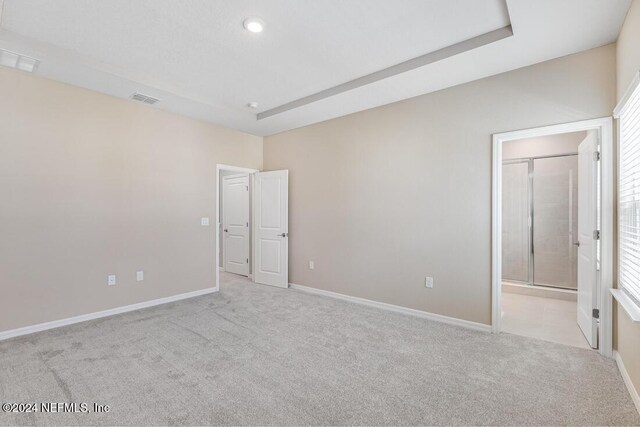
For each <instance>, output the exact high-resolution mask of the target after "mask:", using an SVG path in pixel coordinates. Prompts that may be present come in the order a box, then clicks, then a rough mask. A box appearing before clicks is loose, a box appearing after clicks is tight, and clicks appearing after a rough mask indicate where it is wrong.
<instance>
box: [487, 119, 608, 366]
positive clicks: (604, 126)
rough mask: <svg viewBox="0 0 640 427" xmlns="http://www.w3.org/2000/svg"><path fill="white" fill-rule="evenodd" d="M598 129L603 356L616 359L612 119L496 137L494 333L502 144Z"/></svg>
mask: <svg viewBox="0 0 640 427" xmlns="http://www.w3.org/2000/svg"><path fill="white" fill-rule="evenodd" d="M586 130H597V131H599V132H600V138H601V156H602V159H603V161H602V163H601V165H602V171H601V179H602V183H601V185H602V190H601V191H602V193H601V228H602V229H601V230H600V245H601V251H602V254H601V267H600V328H599V329H600V330H599V334H600V337H599V338H600V339H599V341H600V353H601V354H602V355H604V356H607V357H613V348H612V347H613V344H612V337H613V328H612V324H613V319H612V310H613V309H612V297H611V293H610V292H609V289H611V288H612V287H613V165H614V162H615V160H616V159H614V158H613V135H612V130H613V120H612V118H611V117H603V118H599V119H592V120H583V121H579V122H572V123H565V124H560V125H553V126H544V127H538V128H533V129H524V130H518V131H513V132H505V133H496V134H494V135H493V166H492V176H491V199H492V205H491V237H492V239H491V292H492V299H491V331H492V332H493V333H499V332H500V331H501V314H502V313H501V308H502V301H501V300H502V298H501V292H502V197H501V196H502V143H503V142H507V141H513V140H516V139H523V138H533V137H539V136H546V135H554V134H558V133H568V132H579V131H586Z"/></svg>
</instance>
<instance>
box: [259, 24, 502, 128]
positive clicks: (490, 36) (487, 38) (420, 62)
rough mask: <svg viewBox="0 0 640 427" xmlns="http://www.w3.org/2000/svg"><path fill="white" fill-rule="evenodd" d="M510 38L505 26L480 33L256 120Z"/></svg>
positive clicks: (284, 107)
mask: <svg viewBox="0 0 640 427" xmlns="http://www.w3.org/2000/svg"><path fill="white" fill-rule="evenodd" d="M512 36H513V29H512V28H511V25H507V26H506V27H502V28H498V29H497V30H493V31H489V32H488V33H484V34H480V35H479V36H476V37H473V38H470V39H467V40H463V41H461V42H459V43H455V44H452V45H450V46H446V47H444V48H442V49H438V50H435V51H433V52H429V53H426V54H424V55H421V56H418V57H417V58H413V59H409V60H408V61H404V62H401V63H399V64H396V65H392V66H391V67H388V68H384V69H382V70H379V71H376V72H374V73H371V74H368V75H366V76H362V77H358V78H357V79H353V80H351V81H348V82H346V83H342V84H339V85H337V86H334V87H332V88H329V89H325V90H323V91H320V92H317V93H314V94H312V95H309V96H305V97H304V98H300V99H296V100H295V101H291V102H287V103H286V104H283V105H280V106H278V107H275V108H272V109H270V110H266V111H263V112H261V113H258V114H257V115H256V117H257V119H258V120H262V119H266V118H267V117H272V116H275V115H276V114H280V113H284V112H285V111H289V110H293V109H295V108H299V107H302V106H305V105H308V104H311V103H313V102H316V101H320V100H322V99H325V98H329V97H332V96H334V95H339V94H341V93H344V92H347V91H350V90H353V89H357V88H359V87H363V86H366V85H370V84H372V83H375V82H378V81H380V80H384V79H387V78H389V77H393V76H397V75H398V74H402V73H406V72H407V71H411V70H415V69H417V68H420V67H424V66H426V65H429V64H433V63H435V62H438V61H442V60H443V59H447V58H451V57H452V56H455V55H458V54H460V53H464V52H469V51H470V50H473V49H477V48H479V47H482V46H486V45H488V44H491V43H494V42H497V41H500V40H503V39H506V38H508V37H512Z"/></svg>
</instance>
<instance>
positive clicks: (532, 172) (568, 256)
mask: <svg viewBox="0 0 640 427" xmlns="http://www.w3.org/2000/svg"><path fill="white" fill-rule="evenodd" d="M611 152H612V150H611V119H598V120H590V121H585V122H577V123H570V124H566V125H557V126H550V127H545V128H536V129H529V130H523V131H516V132H509V133H505V134H497V135H494V170H493V212H492V217H493V227H492V228H493V242H492V254H493V261H492V267H493V274H492V276H493V278H492V288H493V310H492V331H493V332H501V331H505V332H511V333H518V334H521V335H527V336H532V337H536V338H541V339H547V340H550V341H556V342H562V343H564V344H569V345H576V346H579V347H585V348H599V349H600V351H601V352H602V353H603V354H606V355H610V354H611V341H610V340H611V297H610V295H609V292H608V289H609V288H610V287H611V267H612V266H611V258H612V256H611V255H612V254H611V248H612V247H611V237H612V232H611V230H612V206H613V205H612V186H611V184H612V175H611V173H612V165H613V163H612V161H613V159H612V157H611Z"/></svg>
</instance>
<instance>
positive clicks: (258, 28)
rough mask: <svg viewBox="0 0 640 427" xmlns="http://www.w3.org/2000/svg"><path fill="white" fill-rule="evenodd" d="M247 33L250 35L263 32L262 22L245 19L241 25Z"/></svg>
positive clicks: (255, 19) (254, 19)
mask: <svg viewBox="0 0 640 427" xmlns="http://www.w3.org/2000/svg"><path fill="white" fill-rule="evenodd" d="M242 25H243V26H244V28H245V29H246V30H247V31H251V32H252V33H261V32H262V30H264V21H262V20H261V19H258V18H247V19H245V20H244V22H243V23H242Z"/></svg>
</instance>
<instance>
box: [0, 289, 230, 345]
mask: <svg viewBox="0 0 640 427" xmlns="http://www.w3.org/2000/svg"><path fill="white" fill-rule="evenodd" d="M217 290H218V289H217V288H206V289H201V290H199V291H193V292H187V293H184V294H178V295H173V296H170V297H165V298H158V299H154V300H150V301H144V302H139V303H137V304H131V305H124V306H122V307H116V308H111V309H109V310H103V311H96V312H94V313H88V314H81V315H80V316H74V317H69V318H66V319H60V320H54V321H52V322H46V323H38V324H37V325H31V326H25V327H23V328H17V329H10V330H8V331H2V332H0V341H2V340H7V339H9V338H14V337H19V336H21V335H28V334H33V333H35V332H41V331H46V330H48V329H54V328H59V327H61V326H67V325H73V324H74V323H80V322H86V321H87V320H94V319H100V318H101V317H108V316H113V315H114V314H120V313H126V312H128V311H134V310H140V309H142V308H147V307H153V306H156V305H161V304H167V303H170V302H174V301H180V300H183V299H187V298H193V297H199V296H201V295H206V294H211V293H214V292H216V291H217Z"/></svg>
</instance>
